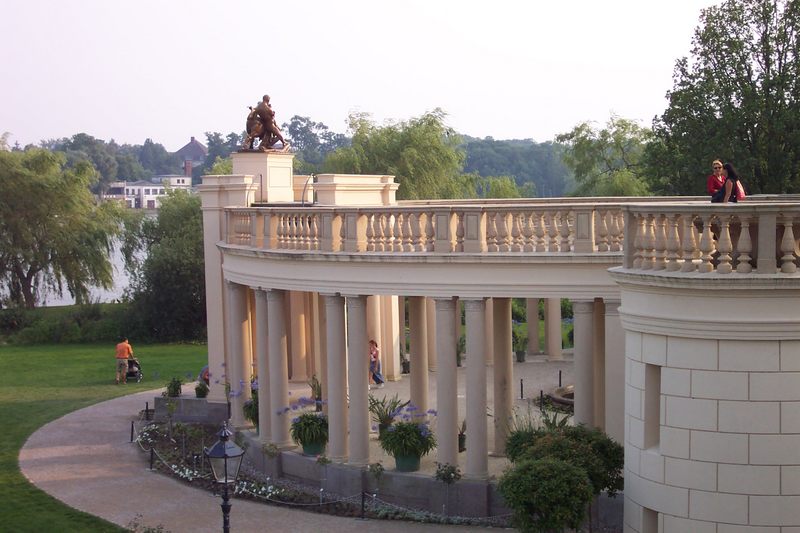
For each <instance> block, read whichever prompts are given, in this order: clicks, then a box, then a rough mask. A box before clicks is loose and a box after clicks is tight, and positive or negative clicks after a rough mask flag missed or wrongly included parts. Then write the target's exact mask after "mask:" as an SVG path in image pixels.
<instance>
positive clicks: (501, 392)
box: [493, 298, 514, 455]
mask: <svg viewBox="0 0 800 533" xmlns="http://www.w3.org/2000/svg"><path fill="white" fill-rule="evenodd" d="M493 307H494V309H493V311H494V419H493V420H494V453H495V454H496V455H504V454H505V453H506V440H508V433H509V424H510V422H511V417H512V415H513V411H512V408H513V405H514V398H513V388H512V383H511V380H512V379H514V371H513V360H512V358H511V350H512V347H511V298H494V306H493Z"/></svg>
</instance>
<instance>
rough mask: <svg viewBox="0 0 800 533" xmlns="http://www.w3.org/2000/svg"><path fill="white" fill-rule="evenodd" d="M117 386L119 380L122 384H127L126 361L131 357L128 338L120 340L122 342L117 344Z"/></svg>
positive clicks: (131, 350)
mask: <svg viewBox="0 0 800 533" xmlns="http://www.w3.org/2000/svg"><path fill="white" fill-rule="evenodd" d="M116 351H117V354H116V359H117V385H119V381H120V379H121V380H122V383H127V379H126V376H127V375H128V359H130V358H132V357H133V347H131V345H130V344H129V343H128V338H127V337H125V338H123V339H122V342H120V343H119V344H117V349H116Z"/></svg>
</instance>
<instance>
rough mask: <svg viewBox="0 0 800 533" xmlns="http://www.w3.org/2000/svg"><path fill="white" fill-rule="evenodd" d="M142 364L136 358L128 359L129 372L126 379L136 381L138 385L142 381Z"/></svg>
mask: <svg viewBox="0 0 800 533" xmlns="http://www.w3.org/2000/svg"><path fill="white" fill-rule="evenodd" d="M142 375H143V374H142V364H141V363H140V362H139V360H138V359H136V358H135V357H131V358H129V359H128V372H126V373H125V379H127V380H131V379H135V380H136V383H139V382H140V381H142Z"/></svg>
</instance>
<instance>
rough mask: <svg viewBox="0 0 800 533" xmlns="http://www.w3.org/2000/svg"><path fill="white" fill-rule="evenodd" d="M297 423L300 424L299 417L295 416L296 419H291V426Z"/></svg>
mask: <svg viewBox="0 0 800 533" xmlns="http://www.w3.org/2000/svg"><path fill="white" fill-rule="evenodd" d="M298 422H300V417H299V416H296V417H294V418H292V424H297V423H298Z"/></svg>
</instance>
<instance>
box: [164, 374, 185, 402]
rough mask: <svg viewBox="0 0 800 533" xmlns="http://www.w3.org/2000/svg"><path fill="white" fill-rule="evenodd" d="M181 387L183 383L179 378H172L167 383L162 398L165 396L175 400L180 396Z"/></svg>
mask: <svg viewBox="0 0 800 533" xmlns="http://www.w3.org/2000/svg"><path fill="white" fill-rule="evenodd" d="M182 385H183V381H181V378H172V379H171V380H170V381H169V383H167V390H165V391H164V392H163V393H162V396H166V397H167V398H177V397H178V396H180V395H181V386H182Z"/></svg>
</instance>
